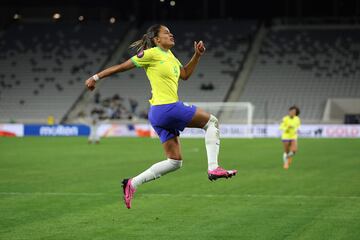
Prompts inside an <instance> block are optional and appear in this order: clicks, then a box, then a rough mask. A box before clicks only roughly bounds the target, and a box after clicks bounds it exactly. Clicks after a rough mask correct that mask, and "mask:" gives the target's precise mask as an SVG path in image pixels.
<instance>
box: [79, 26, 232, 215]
mask: <svg viewBox="0 0 360 240" xmlns="http://www.w3.org/2000/svg"><path fill="white" fill-rule="evenodd" d="M174 45H175V40H174V35H173V34H172V33H171V32H170V30H169V29H168V28H167V27H166V26H164V25H160V24H156V25H153V26H151V27H150V28H149V29H148V30H147V32H146V34H144V35H143V37H142V39H140V40H138V41H136V42H134V43H133V44H131V46H130V47H131V48H135V49H136V51H137V54H136V55H135V56H133V57H132V58H130V59H129V60H127V61H125V62H124V63H121V64H119V65H115V66H112V67H110V68H107V69H105V70H103V71H101V72H100V73H97V74H95V75H94V76H92V77H91V78H89V79H88V80H86V82H85V84H86V86H87V88H88V89H89V90H94V89H95V85H96V81H98V80H99V79H101V78H105V77H108V76H110V75H112V74H114V73H117V72H124V71H127V70H130V69H132V68H134V67H142V68H144V69H145V72H146V75H147V77H148V79H149V81H150V85H151V89H152V97H151V99H150V100H149V101H150V104H151V107H150V110H149V121H150V123H151V125H152V127H153V128H154V130H155V131H156V133H157V134H158V135H159V138H160V141H161V143H162V145H163V148H164V151H165V154H166V156H167V159H166V160H164V161H161V162H158V163H155V164H154V165H152V166H151V167H150V168H149V169H147V170H145V171H144V172H142V173H140V174H139V175H137V176H135V177H133V178H130V179H124V180H123V182H122V183H123V191H124V201H125V204H126V207H127V208H130V207H131V200H132V198H133V196H134V193H135V191H136V189H137V188H138V186H139V185H141V184H143V183H146V182H149V181H151V180H154V179H156V178H159V177H161V176H163V175H165V174H167V173H169V172H172V171H175V170H177V169H179V168H180V167H181V165H182V157H181V150H180V141H179V135H180V131H183V130H184V128H185V127H189V128H202V129H204V130H205V145H206V152H207V158H208V178H209V179H210V180H211V181H213V180H216V179H218V178H229V177H232V176H234V175H235V174H236V173H237V170H225V169H223V168H221V167H219V165H218V154H219V147H220V136H219V135H220V134H219V123H218V120H217V118H216V117H215V116H213V115H211V114H209V113H207V112H205V111H204V110H202V109H200V108H197V107H196V106H193V105H191V106H189V105H187V104H184V103H183V102H180V101H179V98H178V94H177V92H178V81H179V78H181V79H183V80H187V79H189V77H190V76H191V75H192V73H193V72H194V70H195V67H196V65H197V64H198V62H199V60H200V57H201V56H202V55H203V54H204V52H205V46H204V43H203V42H202V41H199V42H194V51H195V53H194V55H193V56H192V58H191V60H190V61H189V62H188V63H187V64H186V65H185V66H183V65H182V64H181V63H180V61H179V60H178V59H177V58H176V57H175V56H174V55H173V53H172V52H171V50H170V49H171V48H172V47H174Z"/></svg>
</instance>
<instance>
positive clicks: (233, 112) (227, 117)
mask: <svg viewBox="0 0 360 240" xmlns="http://www.w3.org/2000/svg"><path fill="white" fill-rule="evenodd" d="M191 104H193V105H195V106H197V107H199V108H202V109H204V110H205V111H207V112H209V113H211V114H213V115H214V116H216V117H217V118H218V119H219V122H220V124H245V125H248V126H251V125H252V123H253V115H254V105H252V104H251V103H249V102H192V103H191Z"/></svg>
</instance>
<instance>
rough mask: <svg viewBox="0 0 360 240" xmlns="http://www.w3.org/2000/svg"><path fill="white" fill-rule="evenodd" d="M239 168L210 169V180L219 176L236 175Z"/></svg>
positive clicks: (229, 176)
mask: <svg viewBox="0 0 360 240" xmlns="http://www.w3.org/2000/svg"><path fill="white" fill-rule="evenodd" d="M236 173H237V170H225V169H223V168H221V167H217V168H216V169H214V170H208V178H209V180H210V181H215V180H217V179H218V178H231V177H232V176H235V175H236Z"/></svg>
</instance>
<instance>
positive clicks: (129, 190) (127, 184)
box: [122, 178, 136, 209]
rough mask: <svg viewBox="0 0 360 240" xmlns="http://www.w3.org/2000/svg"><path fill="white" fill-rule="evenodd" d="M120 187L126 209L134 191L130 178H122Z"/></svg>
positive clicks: (129, 205) (129, 204)
mask: <svg viewBox="0 0 360 240" xmlns="http://www.w3.org/2000/svg"><path fill="white" fill-rule="evenodd" d="M122 187H123V191H124V202H125V205H126V207H127V208H128V209H130V208H131V200H132V199H133V197H134V193H135V191H136V189H135V188H133V186H131V178H130V179H124V180H123V181H122Z"/></svg>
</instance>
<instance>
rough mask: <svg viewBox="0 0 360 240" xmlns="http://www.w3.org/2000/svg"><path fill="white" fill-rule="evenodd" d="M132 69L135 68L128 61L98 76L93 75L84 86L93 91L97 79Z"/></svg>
mask: <svg viewBox="0 0 360 240" xmlns="http://www.w3.org/2000/svg"><path fill="white" fill-rule="evenodd" d="M134 67H135V65H134V63H133V62H132V61H131V60H130V59H129V60H127V61H125V62H123V63H121V64H118V65H115V66H112V67H109V68H107V69H105V70H103V71H101V72H99V73H98V74H95V75H94V76H92V77H91V78H89V79H88V80H86V81H85V86H86V87H87V88H88V89H89V90H90V91H92V90H94V89H95V84H96V81H97V80H98V79H101V78H105V77H108V76H110V75H113V74H114V73H118V72H125V71H127V70H130V69H132V68H134ZM95 78H96V79H95Z"/></svg>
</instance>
